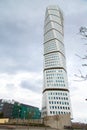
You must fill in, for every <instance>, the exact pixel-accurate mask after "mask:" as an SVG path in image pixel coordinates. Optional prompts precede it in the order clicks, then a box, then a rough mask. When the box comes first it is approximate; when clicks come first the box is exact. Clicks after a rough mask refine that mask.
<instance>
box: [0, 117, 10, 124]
mask: <svg viewBox="0 0 87 130" xmlns="http://www.w3.org/2000/svg"><path fill="white" fill-rule="evenodd" d="M7 122H9V119H8V118H3V119H0V124H4V123H7Z"/></svg>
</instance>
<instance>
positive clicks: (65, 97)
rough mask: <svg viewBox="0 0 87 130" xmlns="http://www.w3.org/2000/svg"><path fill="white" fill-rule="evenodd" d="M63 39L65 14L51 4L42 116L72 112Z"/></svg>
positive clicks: (45, 37) (46, 44)
mask: <svg viewBox="0 0 87 130" xmlns="http://www.w3.org/2000/svg"><path fill="white" fill-rule="evenodd" d="M63 39H64V26H63V14H62V12H61V10H60V8H59V7H58V6H49V7H48V8H47V9H46V14H45V24H44V69H43V76H44V78H43V80H44V81H43V97H42V117H44V116H52V115H59V114H67V113H71V104H70V95H69V89H68V80H67V71H66V58H65V52H64V43H63Z"/></svg>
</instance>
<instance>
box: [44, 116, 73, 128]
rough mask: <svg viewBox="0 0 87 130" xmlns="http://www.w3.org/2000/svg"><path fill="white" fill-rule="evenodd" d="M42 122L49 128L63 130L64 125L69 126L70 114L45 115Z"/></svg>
mask: <svg viewBox="0 0 87 130" xmlns="http://www.w3.org/2000/svg"><path fill="white" fill-rule="evenodd" d="M44 124H45V125H46V126H50V127H51V128H57V129H59V130H63V129H64V126H71V119H70V114H65V115H55V116H49V117H45V118H44Z"/></svg>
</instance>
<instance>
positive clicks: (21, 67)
mask: <svg viewBox="0 0 87 130" xmlns="http://www.w3.org/2000/svg"><path fill="white" fill-rule="evenodd" d="M16 2H17V1H16ZM2 3H3V2H2ZM22 4H23V3H22ZM4 5H5V3H4ZM10 5H12V6H13V4H12V2H11V3H10V4H7V6H6V5H5V6H6V9H5V10H4V9H2V12H3V17H0V72H7V73H14V72H17V71H38V70H40V69H41V64H42V61H41V59H42V52H41V51H42V50H41V48H42V46H41V45H42V43H41V42H42V41H41V33H40V32H41V31H40V26H39V23H38V24H37V22H36V21H37V19H38V15H36V14H35V15H34V16H35V17H34V16H33V12H32V15H30V13H31V11H30V10H29V8H27V9H26V7H27V3H26V4H25V5H24V6H23V5H21V6H19V8H18V5H17V10H16V5H15V6H13V8H12V7H11V9H10V8H8V7H9V6H10ZM22 9H24V10H22ZM6 11H7V13H6ZM17 11H18V12H17ZM0 15H1V14H0ZM36 17H37V18H36ZM36 24H37V26H36ZM38 37H39V38H38ZM36 63H39V65H37V64H36ZM36 66H37V67H36Z"/></svg>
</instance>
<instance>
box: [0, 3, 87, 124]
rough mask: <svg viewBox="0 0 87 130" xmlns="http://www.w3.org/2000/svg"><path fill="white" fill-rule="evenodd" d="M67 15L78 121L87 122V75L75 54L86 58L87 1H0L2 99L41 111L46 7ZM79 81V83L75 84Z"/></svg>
mask: <svg viewBox="0 0 87 130" xmlns="http://www.w3.org/2000/svg"><path fill="white" fill-rule="evenodd" d="M48 5H59V6H60V8H61V9H62V10H63V12H64V33H65V34H64V44H65V52H66V60H67V73H68V81H69V88H70V96H71V105H72V112H73V118H74V121H80V120H81V121H82V122H87V102H86V101H85V99H86V98H87V81H86V80H85V81H80V80H79V78H77V77H75V76H74V74H77V75H80V72H79V70H81V72H82V74H83V75H86V74H87V67H84V68H83V67H82V66H81V64H82V63H83V62H84V63H86V62H87V61H85V60H84V61H83V60H81V59H80V58H79V57H77V56H76V55H75V54H78V55H80V56H84V54H85V53H86V46H85V45H84V44H85V43H86V42H87V41H86V40H84V39H82V37H81V36H80V35H78V32H79V28H80V27H81V26H87V0H36V1H35V0H0V98H4V99H14V100H16V101H19V102H21V103H26V104H29V105H33V106H37V107H39V108H40V109H41V100H42V87H43V33H44V32H43V31H44V30H43V27H44V17H45V11H46V7H47V6H48ZM75 80H76V81H75Z"/></svg>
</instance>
